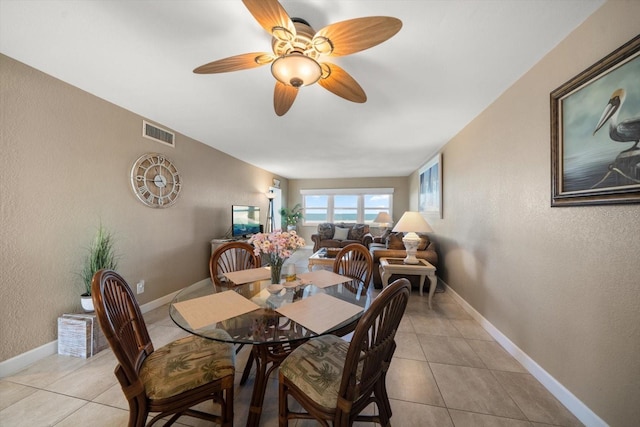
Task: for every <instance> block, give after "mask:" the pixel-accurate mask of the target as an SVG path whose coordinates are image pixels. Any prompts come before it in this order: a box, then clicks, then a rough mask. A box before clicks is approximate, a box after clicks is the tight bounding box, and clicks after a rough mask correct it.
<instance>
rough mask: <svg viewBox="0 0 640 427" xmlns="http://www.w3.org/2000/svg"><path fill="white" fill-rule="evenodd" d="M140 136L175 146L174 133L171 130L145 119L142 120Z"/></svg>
mask: <svg viewBox="0 0 640 427" xmlns="http://www.w3.org/2000/svg"><path fill="white" fill-rule="evenodd" d="M142 136H144V137H145V138H149V139H153V140H154V141H157V142H161V143H163V144H166V145H168V146H170V147H175V146H176V135H175V134H174V133H173V132H169V131H168V130H166V129H162V128H159V127H158V126H155V125H152V124H151V123H149V122H147V121H146V120H143V121H142Z"/></svg>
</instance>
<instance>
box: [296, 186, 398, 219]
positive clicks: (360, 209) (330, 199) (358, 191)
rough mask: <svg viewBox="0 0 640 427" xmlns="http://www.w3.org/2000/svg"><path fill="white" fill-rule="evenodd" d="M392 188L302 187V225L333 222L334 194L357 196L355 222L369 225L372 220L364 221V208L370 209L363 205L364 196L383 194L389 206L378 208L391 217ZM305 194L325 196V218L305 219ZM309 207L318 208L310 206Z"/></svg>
mask: <svg viewBox="0 0 640 427" xmlns="http://www.w3.org/2000/svg"><path fill="white" fill-rule="evenodd" d="M393 193H394V189H393V188H324V189H304V190H300V196H301V198H302V203H301V205H302V212H303V214H304V217H303V219H302V225H303V226H314V225H318V224H321V223H323V222H329V223H334V222H335V221H334V214H335V199H334V198H335V196H340V195H349V196H357V212H356V218H357V219H356V221H355V222H356V223H358V224H369V225H371V224H372V223H373V221H369V222H366V221H365V219H364V218H365V209H372V208H371V207H365V200H364V199H365V196H371V195H374V196H375V195H384V196H388V197H389V207H388V208H379V209H380V210H387V211H388V212H389V215H391V217H392V218H393ZM306 196H327V206H326V209H327V218H326V220H320V221H309V220H308V219H307V215H306V213H307V206H306ZM310 209H318V208H317V207H316V208H310ZM374 209H378V207H374ZM339 222H342V221H339Z"/></svg>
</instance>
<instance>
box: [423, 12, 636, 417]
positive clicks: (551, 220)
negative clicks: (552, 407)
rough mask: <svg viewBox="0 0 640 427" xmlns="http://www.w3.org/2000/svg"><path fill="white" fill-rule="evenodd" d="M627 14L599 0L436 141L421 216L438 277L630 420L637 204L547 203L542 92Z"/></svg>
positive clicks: (601, 50)
mask: <svg viewBox="0 0 640 427" xmlns="http://www.w3.org/2000/svg"><path fill="white" fill-rule="evenodd" d="M639 16H640V2H637V1H630V2H624V1H610V2H608V3H606V4H605V5H604V6H603V7H602V8H601V9H600V10H598V11H597V12H596V13H595V14H594V15H592V16H591V17H590V18H589V19H588V20H587V21H586V22H585V23H584V24H583V25H582V26H580V27H579V28H577V29H576V30H575V31H574V32H573V33H572V34H571V35H570V36H569V37H568V38H567V39H565V40H564V41H563V42H562V43H560V44H559V45H558V46H557V47H556V48H555V49H554V50H553V51H552V52H551V53H550V54H548V55H547V56H546V57H545V58H544V59H543V60H542V61H541V62H540V63H538V64H537V65H536V66H535V67H534V68H533V69H532V70H530V71H529V72H528V73H527V74H526V75H524V76H523V77H522V78H521V79H520V80H519V81H518V82H517V83H516V84H514V85H513V86H512V87H511V88H510V89H509V90H507V91H506V92H505V93H504V94H503V95H502V96H501V97H500V98H499V99H497V100H496V101H495V102H494V103H493V105H491V106H490V107H489V108H488V109H487V110H485V111H484V112H483V113H482V114H481V115H480V116H478V117H477V118H476V119H475V120H474V121H473V122H471V123H470V124H469V125H468V126H467V127H466V128H465V129H464V130H463V131H462V132H460V133H459V134H458V135H457V136H456V137H455V138H453V139H452V140H451V141H450V142H449V143H448V144H446V146H445V147H444V149H443V152H442V153H443V173H444V177H443V182H444V190H443V193H444V200H443V201H444V219H442V220H435V221H432V225H433V227H434V229H435V235H436V238H437V241H438V244H439V251H440V254H441V260H442V261H441V264H440V270H439V274H440V275H441V277H443V278H444V280H445V281H446V283H447V284H448V285H449V286H451V287H452V288H453V289H454V290H455V291H456V292H457V293H458V294H460V295H461V296H462V297H463V298H464V299H465V300H466V301H467V302H469V303H470V304H471V305H472V306H473V307H474V308H475V309H476V310H477V311H478V312H480V313H481V314H482V316H484V317H485V318H486V319H488V320H489V321H490V322H491V323H492V324H493V325H494V326H496V327H497V328H498V329H499V330H500V331H501V332H502V333H504V334H505V335H506V336H507V337H508V338H509V339H510V340H511V341H512V342H514V343H515V344H516V345H517V346H518V347H520V349H522V350H523V351H524V352H525V353H526V354H528V355H529V356H530V357H531V358H533V359H534V360H535V362H537V363H538V364H539V365H540V366H541V367H542V368H543V369H544V370H546V371H547V372H548V373H549V374H551V375H552V376H553V377H554V378H555V379H556V380H558V381H559V382H560V383H562V385H564V386H565V387H566V388H567V389H569V391H570V392H571V393H573V394H574V395H575V396H576V397H577V398H578V399H580V400H581V401H582V402H583V403H585V404H586V405H587V406H588V407H589V408H590V409H591V410H592V411H594V412H595V413H596V414H597V415H598V416H599V417H600V418H602V419H603V420H604V421H605V422H607V423H608V424H610V425H611V426H631V425H637V423H638V420H640V405H638V401H639V399H640V327H639V325H640V308H639V307H640V264H639V258H638V255H639V254H640V237H639V235H638V233H639V231H640V205H626V206H624V205H617V206H593V207H564V208H551V207H550V188H551V180H550V136H549V135H550V125H549V116H550V108H549V93H550V92H551V91H553V90H554V89H556V88H557V87H558V86H560V85H562V84H564V83H565V82H566V81H567V80H569V79H571V78H572V77H574V76H575V75H577V74H578V73H580V72H582V71H583V70H584V69H586V68H587V67H589V66H590V65H592V64H593V63H595V62H596V61H598V60H600V59H601V58H602V57H604V56H606V55H607V54H609V53H610V52H612V51H613V50H615V49H616V48H617V47H619V46H621V45H622V44H624V43H625V42H627V41H629V40H630V39H631V38H633V37H634V36H635V35H637V33H638V30H639V29H640V27H639V26H638V17H639ZM638 82H639V84H640V76H639V77H638ZM607 101H608V100H607V99H604V100H602V108H604V105H605V104H606V102H607ZM632 113H633V112H632ZM635 113H636V114H635V115H636V116H637V113H639V112H637V111H636V112H635ZM632 115H633V114H632ZM593 125H594V127H595V123H593ZM623 148H624V147H623ZM621 149H622V148H621ZM416 187H417V175H416V174H415V173H414V174H413V175H412V179H411V191H412V194H416V193H417V190H416ZM411 204H412V206H413V207H414V208H415V207H416V205H417V200H416V199H415V198H414V197H412V200H411Z"/></svg>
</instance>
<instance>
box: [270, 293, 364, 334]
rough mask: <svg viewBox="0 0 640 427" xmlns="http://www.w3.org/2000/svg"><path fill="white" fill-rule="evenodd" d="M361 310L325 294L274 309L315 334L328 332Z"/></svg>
mask: <svg viewBox="0 0 640 427" xmlns="http://www.w3.org/2000/svg"><path fill="white" fill-rule="evenodd" d="M362 310H363V309H362V307H359V306H357V305H355V304H351V303H349V302H346V301H343V300H341V299H338V298H336V297H332V296H331V295H327V294H315V295H313V296H310V297H309V298H305V299H302V300H299V301H296V302H294V303H292V304H287V305H283V306H282V307H280V308H278V309H276V311H277V312H278V313H280V314H282V315H283V316H287V317H288V318H289V319H291V320H293V321H294V322H296V323H299V324H301V325H302V326H304V327H305V328H307V329H310V330H312V331H313V332H315V333H317V334H321V333H323V332H325V331H328V330H329V329H331V328H333V327H334V326H336V325H338V324H340V323H342V322H344V321H345V320H347V319H349V318H351V317H352V316H355V315H356V314H358V313H360V312H361V311H362Z"/></svg>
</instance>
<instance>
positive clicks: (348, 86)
mask: <svg viewBox="0 0 640 427" xmlns="http://www.w3.org/2000/svg"><path fill="white" fill-rule="evenodd" d="M322 67H323V68H327V67H328V68H329V69H330V70H331V73H330V74H329V75H328V76H327V77H325V78H321V79H320V80H318V84H319V85H320V86H322V87H323V88H325V89H326V90H328V91H329V92H332V93H334V94H336V95H338V96H340V97H342V98H344V99H346V100H348V101H353V102H359V103H362V102H366V101H367V95H366V94H365V93H364V90H363V89H362V87H360V85H359V84H358V82H357V81H355V79H354V78H353V77H351V76H350V75H349V73H347V72H346V71H345V70H343V69H342V68H340V67H338V66H337V65H335V64H329V63H327V62H325V63H323V64H322Z"/></svg>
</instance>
